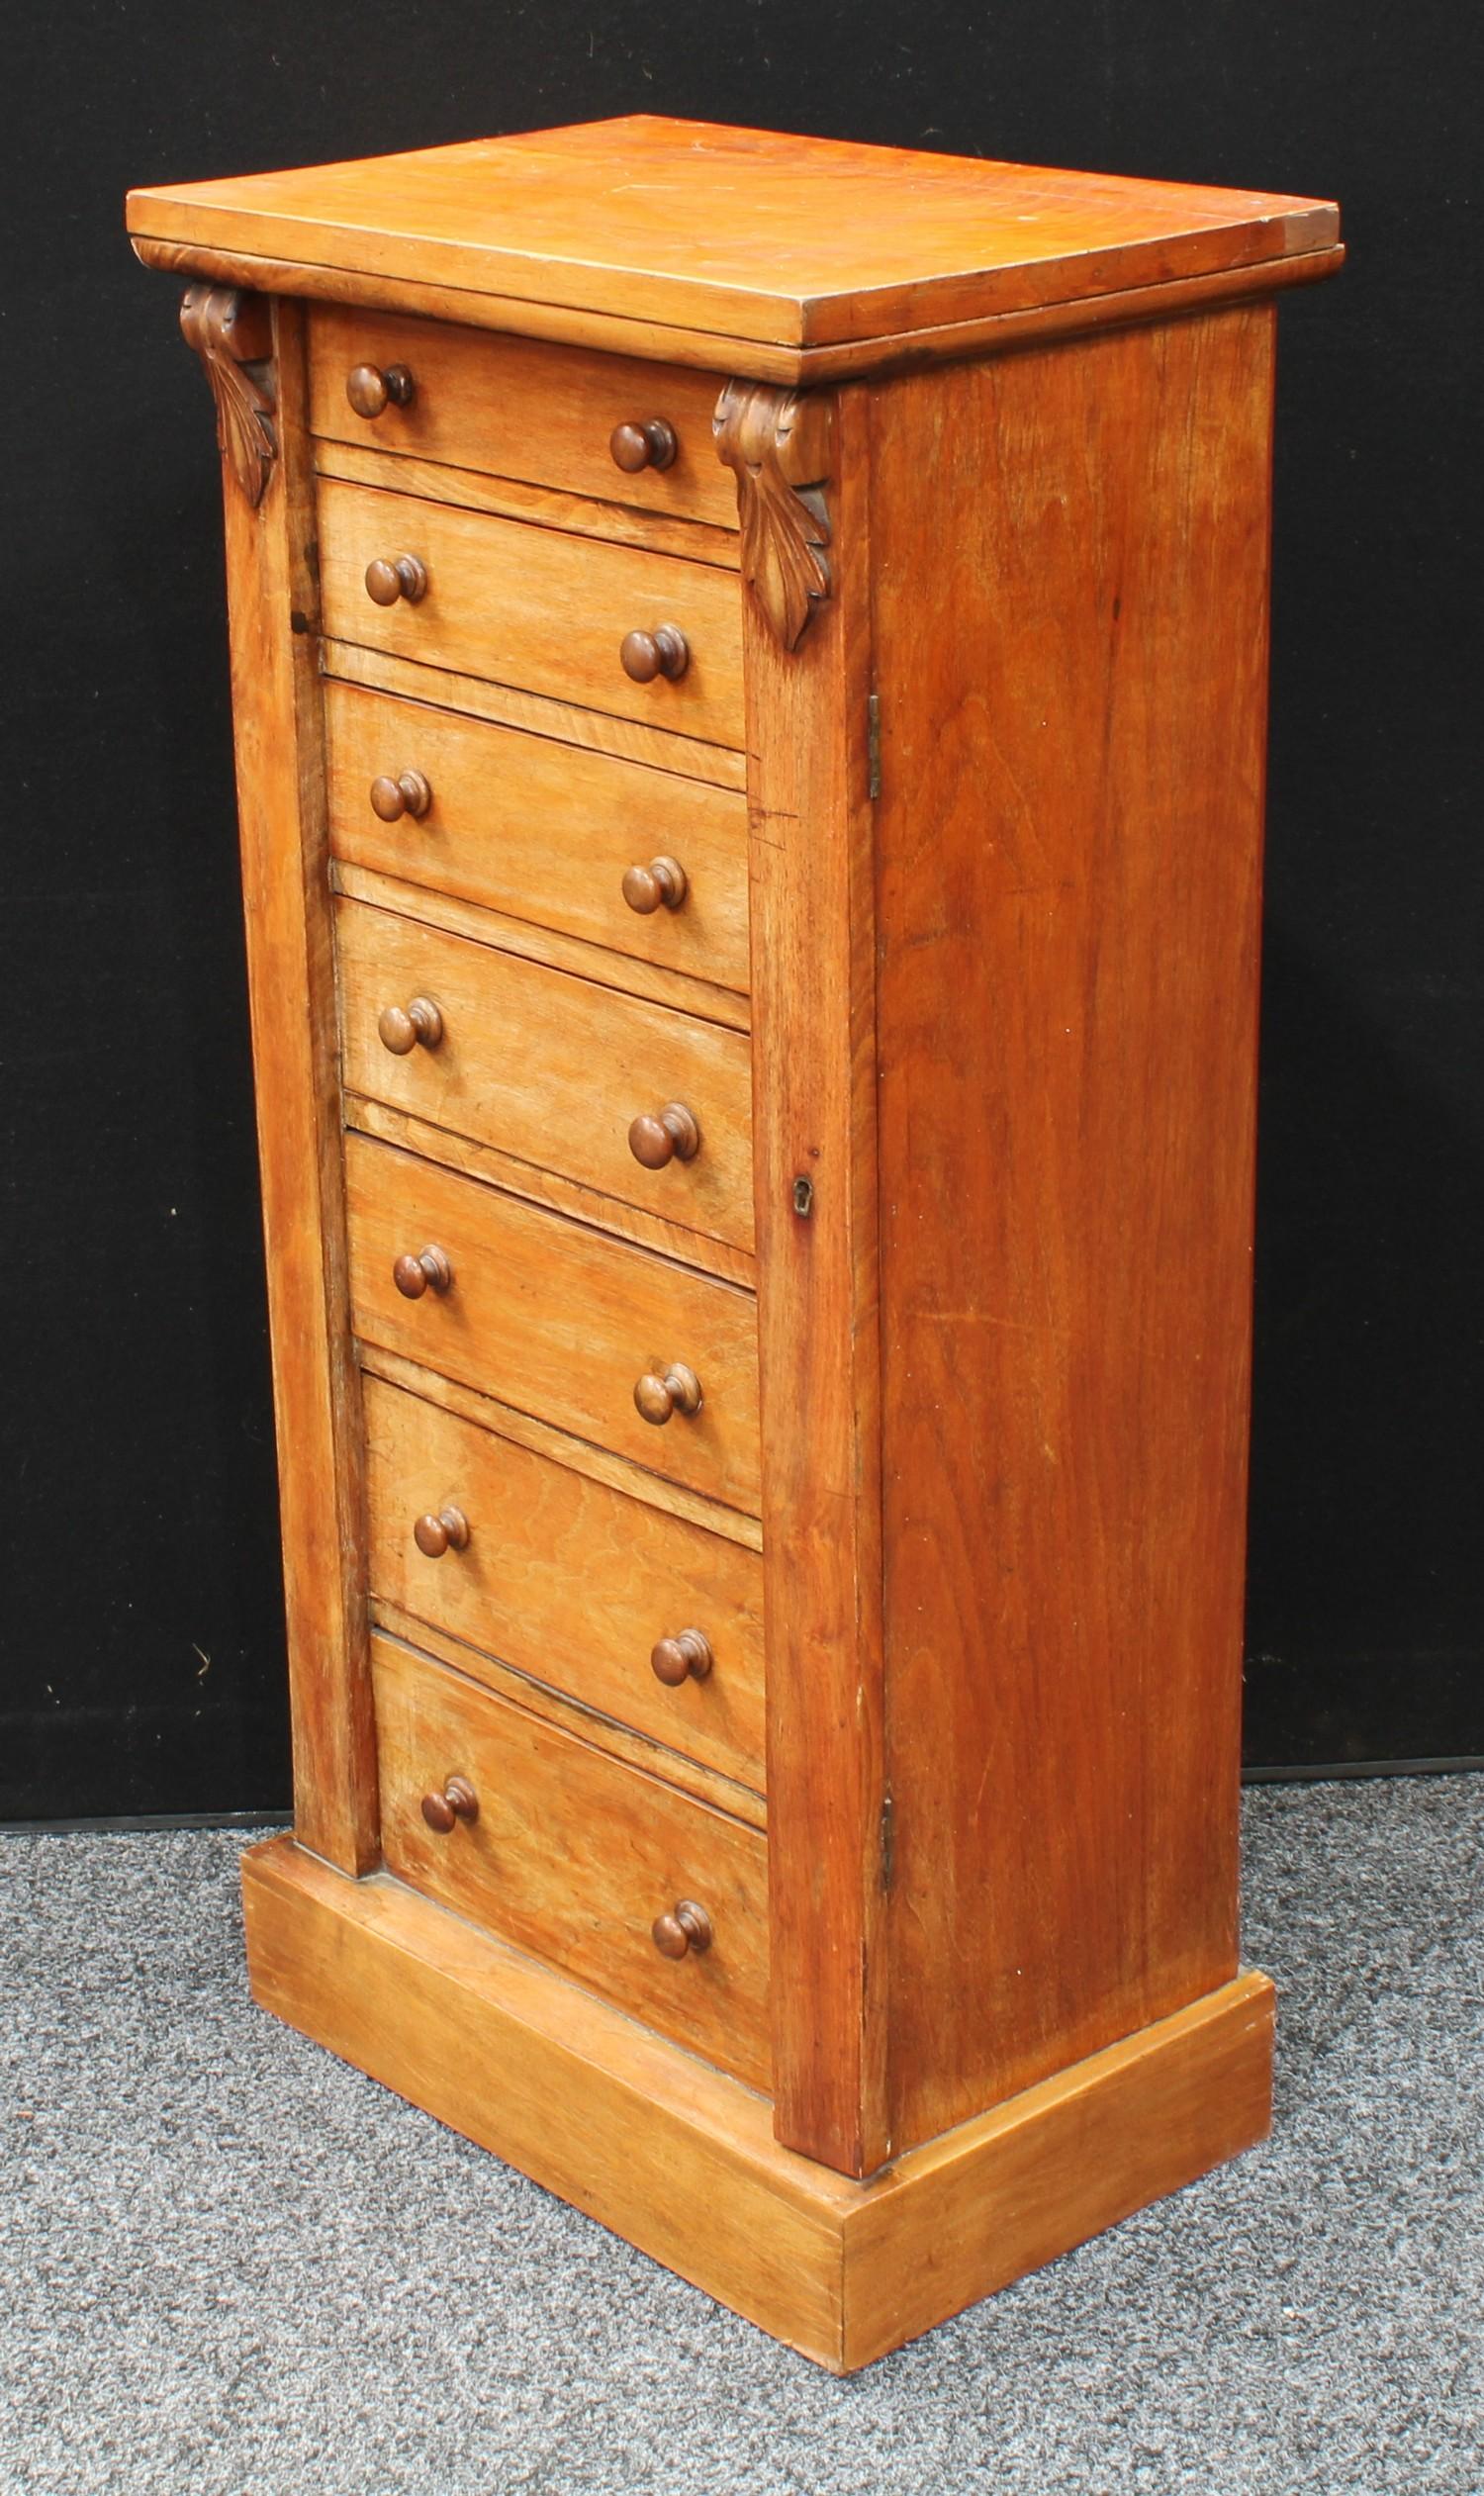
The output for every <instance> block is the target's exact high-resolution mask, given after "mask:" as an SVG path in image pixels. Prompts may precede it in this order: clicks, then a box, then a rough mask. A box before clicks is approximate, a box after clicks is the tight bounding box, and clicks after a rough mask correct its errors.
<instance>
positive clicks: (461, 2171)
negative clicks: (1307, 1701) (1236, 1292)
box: [0, 1777, 1484, 2496]
mask: <svg viewBox="0 0 1484 2496" xmlns="http://www.w3.org/2000/svg"><path fill="white" fill-rule="evenodd" d="M1245 1830H1246V1849H1247V1857H1246V1860H1247V1876H1246V1877H1247V1890H1246V1943H1247V1951H1248V1955H1249V1957H1250V1958H1251V1959H1252V1960H1253V1961H1255V1962H1256V1963H1257V1964H1259V1965H1262V1966H1265V1967H1267V1968H1269V1969H1270V1970H1271V1971H1272V1973H1273V1974H1274V1975H1275V1977H1276V1978H1277V1980H1278V1984H1279V1987H1280V1992H1281V2013H1280V2016H1281V2031H1280V2034H1281V2061H1280V2067H1279V2082H1278V2103H1277V2122H1276V2130H1275V2134H1274V2137H1273V2139H1272V2141H1271V2143H1270V2144H1269V2145H1268V2146H1267V2147H1265V2148H1263V2149H1261V2150H1259V2151H1257V2152H1255V2153H1254V2154H1252V2156H1250V2157H1248V2158H1247V2159H1245V2160H1242V2161H1241V2162H1239V2163H1238V2164H1237V2165H1236V2166H1235V2167H1233V2168H1231V2169H1228V2170H1226V2171H1224V2172H1221V2173H1219V2174H1216V2175H1213V2176H1211V2177H1209V2178H1207V2179H1206V2180H1205V2181H1204V2182H1202V2183H1199V2184H1197V2185H1194V2186H1192V2187H1191V2189H1190V2190H1188V2191H1187V2192H1184V2193H1181V2194H1179V2195H1178V2196H1177V2197H1176V2198H1174V2199H1173V2200H1172V2201H1169V2202H1167V2203H1165V2204H1163V2205H1162V2206H1161V2207H1159V2208H1157V2209H1154V2210H1150V2211H1147V2212H1145V2213H1143V2214H1142V2215H1141V2216H1140V2217H1138V2218H1136V2219H1134V2220H1132V2221H1130V2222H1129V2223H1128V2224H1127V2225H1125V2226H1123V2227H1121V2228H1119V2229H1117V2230H1116V2231H1114V2232H1113V2233H1112V2234H1110V2235H1108V2236H1105V2237H1103V2238H1101V2239H1099V2240H1098V2241H1097V2242H1096V2243H1094V2244H1092V2245H1089V2246H1087V2247H1085V2248H1083V2249H1082V2250H1081V2251H1080V2252H1077V2253H1075V2254H1071V2255H1068V2256H1067V2258H1066V2259H1065V2260H1064V2261H1062V2262H1059V2263H1057V2264H1055V2265H1053V2266H1052V2267H1051V2268H1050V2269H1049V2270H1046V2271H1043V2272H1042V2273H1041V2274H1040V2275H1039V2276H1037V2277H1035V2278H1032V2279H1028V2280H1026V2281H1024V2282H1022V2283H1021V2284H1020V2285H1019V2286H1017V2287H1015V2288H1012V2289H1010V2290H1008V2291H1007V2292H1006V2293H1005V2294H1003V2295H1001V2296H1000V2297H997V2298H995V2299H993V2300H992V2301H990V2302H989V2303H987V2304H984V2305H981V2306H979V2307H977V2308H976V2309H975V2310H974V2312H972V2313H970V2314H967V2315H965V2316H964V2317H962V2318H961V2319H960V2320H959V2321H957V2322H953V2323H950V2324H947V2325H945V2326H944V2327H943V2328H942V2329H941V2330H939V2331H938V2332H936V2333H934V2334H932V2335H931V2336H930V2337H929V2338H927V2339H925V2340H923V2341H920V2342H918V2343H916V2344H915V2345H914V2346H913V2347H911V2348H909V2349H906V2350H904V2351H902V2352H901V2353H900V2354H899V2355H898V2356H896V2357H892V2358H889V2359H887V2360H885V2361H884V2362H882V2363H881V2364H879V2365H877V2366H875V2367H873V2368H871V2369H870V2370H869V2371H868V2372H867V2373H865V2374H863V2375H860V2376H858V2377H856V2378H855V2379H854V2380H853V2381H849V2382H845V2383H838V2382H835V2381H833V2380H832V2379H831V2378H829V2377H828V2376H826V2375H824V2374H822V2373H819V2372H817V2371H816V2370H815V2369H814V2368H813V2367H812V2366H810V2365H808V2364H806V2363H805V2362H804V2360H802V2359H801V2358H798V2357H793V2356H791V2355H790V2354H789V2353H788V2351H786V2350H783V2349H780V2348H778V2347H777V2346H775V2345H774V2344H773V2343H772V2342H770V2341H768V2340H766V2339H764V2338H763V2336H762V2335H761V2334H760V2333H758V2332H756V2331H754V2330H753V2329H751V2327H750V2326H749V2325H747V2324H746V2323H742V2322H739V2321H738V2320H737V2319H736V2318H735V2317H734V2316H733V2315H731V2314H728V2313H726V2312H725V2311H724V2310H723V2309H722V2308H721V2307H719V2306H717V2305H714V2304H712V2303H711V2301H710V2300H709V2299H708V2298H706V2297H704V2296H701V2295H700V2294H698V2293H697V2292H696V2290H695V2289H692V2288H689V2287H687V2286H685V2285H684V2284H683V2283H682V2282H681V2281H680V2280H677V2279H675V2278H672V2277H671V2276H669V2275H668V2274H667V2273H666V2272H664V2271H662V2270H660V2269H658V2268H656V2267H655V2266H654V2265H652V2264H651V2263H649V2262H647V2261H645V2260H644V2258H643V2257H642V2256H641V2255H639V2254H637V2253H635V2252H634V2251H633V2250H632V2249H631V2248H630V2247H628V2246H626V2245H623V2244H620V2243H618V2242H617V2241H616V2240H615V2239H614V2238H612V2237H610V2236H608V2235H605V2234H604V2233H603V2230H602V2229H600V2228H598V2227H595V2226H593V2225H591V2224H590V2223H589V2222H588V2221H586V2220H584V2219H582V2218H579V2217H578V2216H577V2215H576V2214H575V2213H574V2212H572V2211H570V2210H568V2209H566V2208H564V2207H563V2206H562V2205H561V2204H560V2203H559V2202H556V2201H554V2200H552V2199H550V2198H549V2196H548V2195H547V2194H545V2193H543V2192H541V2191H540V2190H538V2189H537V2188H536V2186H534V2185H533V2184H530V2183H528V2182H526V2181H525V2180H524V2179H523V2178H522V2177H520V2176H519V2175H516V2174H513V2173H511V2172H510V2171H509V2170H507V2169H505V2168H503V2167H501V2166H500V2165H499V2164H498V2163H497V2162H496V2161H495V2160H493V2159H491V2158H488V2157H486V2156H484V2155H483V2154H482V2153H480V2152H479V2151H476V2150H474V2149H471V2148H469V2147H468V2146H467V2145H466V2144H465V2143H463V2142H461V2141H459V2140H457V2139H455V2138H454V2137H453V2135H452V2134H450V2133H448V2132H444V2131H442V2130H440V2129H439V2127H438V2126H437V2125H436V2124H434V2123H432V2122H430V2121H429V2120H428V2119H427V2118H426V2117H424V2116H422V2115H420V2114H418V2113H417V2112H416V2111H415V2110H414V2109H413V2108H412V2107H410V2106H406V2105H403V2104H402V2103H400V2102H399V2101H398V2100H397V2099H396V2098H394V2097H392V2096H390V2095H388V2094H387V2093H386V2092H385V2091H384V2090H382V2089H380V2088H378V2087H376V2086H375V2085H374V2084H373V2083H372V2082H371V2081H369V2080H364V2079H362V2078H361V2077H360V2076H359V2075H358V2074H356V2073H354V2072H352V2071H349V2070H347V2069H346V2068H345V2067H344V2066H343V2065H340V2064H337V2063H335V2062H333V2061H332V2060H331V2059H330V2058H329V2057H328V2056H327V2055H325V2054H324V2053H322V2052H320V2051H319V2049H317V2048H316V2047H314V2046H311V2045H308V2044H306V2043H305V2042H304V2041H303V2040H301V2039H299V2038H297V2037H295V2036H292V2035H291V2034H290V2033H289V2032H288V2031H287V2030H286V2029H284V2028H282V2027H280V2026H279V2025H278V2024H277V2023H276V2022H275V2021H273V2020H271V2019H269V2018H267V2017H265V2016H264V2015H263V2014H262V2013H260V2012H258V2011H256V2010H255V2009H254V2008H253V2007H252V2005H251V2004H250V2002H249V2001H248V1999H247V1996H246V1993H245V1989H244V1986H243V1982H242V1975H241V1964H240V1955H239V1954H240V1941H239V1928H238V1914H237V1903H236V1884H235V1863H236V1856H237V1853H238V1852H239V1850H240V1847H241V1845H242V1843H243V1842H245V1841H244V1839H243V1837H242V1834H241V1832H238V1831H232V1832H231V1833H221V1832H211V1833H205V1834H203V1833H199V1832H189V1833H180V1834H169V1835H146V1836H81V1837H47V1836H29V1835H28V1836H10V1837H5V1838H3V1839H0V1918H3V1921H0V1971H3V1972H0V1984H3V2002H4V2019H3V2046H0V2071H3V2088H0V2098H3V2111H0V2143H3V2154H4V2174H3V2205H0V2247H3V2284H0V2488H3V2489H5V2490H6V2491H9V2490H11V2489H26V2490H28V2491H29V2490H32V2489H36V2490H41V2491H45V2496H74V2491H75V2492H76V2496H83V2491H87V2496H91V2492H92V2491H94V2490H98V2491H108V2496H134V2491H137V2490H139V2491H144V2490H147V2491H149V2492H150V2496H155V2491H165V2492H166V2496H177V2491H178V2492H179V2496H299V2491H304V2496H400V2491H402V2490H404V2489H406V2490H412V2489H417V2490H437V2491H440V2492H443V2491H446V2496H464V2491H471V2496H472V2492H474V2491H477V2496H506V2491H516V2490H520V2491H525V2490H539V2491H543V2496H545V2492H546V2491H550V2496H607V2491H609V2490H613V2491H617V2490H625V2491H627V2490H633V2489H648V2490H654V2491H656V2496H814V2491H818V2496H897V2492H898V2491H901V2496H906V2492H907V2491H910V2492H911V2496H939V2491H957V2490H965V2489H974V2490H979V2489H982V2490H984V2491H990V2490H993V2491H995V2496H1002V2492H1003V2496H1018V2491H1021V2490H1025V2491H1028V2492H1029V2491H1034V2496H1122V2491H1124V2490H1140V2491H1144V2490H1149V2491H1155V2492H1157V2496H1163V2491H1166V2490H1184V2489H1192V2490H1199V2491H1201V2496H1226V2491H1229V2490H1230V2491H1243V2496H1247V2491H1274V2496H1292V2492H1293V2491H1298V2490H1308V2489H1316V2490H1323V2491H1325V2496H1348V2491H1351V2490H1354V2491H1361V2492H1362V2496H1379V2491H1382V2490H1390V2489H1405V2490H1407V2491H1408V2496H1443V2491H1446V2496H1481V2491H1484V2434H1481V2417H1484V2348H1481V2344H1484V2191H1481V2181H1480V2159H1481V2149H1484V2054H1481V2046H1484V2034H1481V2027H1484V2022H1481V2003H1484V1882H1481V1878H1480V1871H1481V1863H1484V1779H1481V1778H1472V1779H1471V1778H1464V1777H1457V1778H1437V1779H1424V1780H1416V1781H1409V1782H1400V1781H1399V1782H1396V1783H1392V1784H1380V1785H1378V1784H1357V1785H1347V1786H1333V1785H1332V1786H1328V1787H1310V1788H1297V1787H1289V1788H1277V1789H1273V1788H1269V1789H1266V1790H1258V1791H1256V1792H1253V1793H1251V1794H1249V1796H1248V1798H1247V1802H1246V1823H1245Z"/></svg>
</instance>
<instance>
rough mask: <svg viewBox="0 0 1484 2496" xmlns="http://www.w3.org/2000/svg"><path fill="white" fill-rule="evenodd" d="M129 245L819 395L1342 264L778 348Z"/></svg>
mask: <svg viewBox="0 0 1484 2496" xmlns="http://www.w3.org/2000/svg"><path fill="white" fill-rule="evenodd" d="M1331 213H1332V215H1333V214H1335V213H1336V212H1334V211H1333V209H1332V211H1331ZM132 241H133V245H134V249H135V252H136V254H137V256H138V257H139V259H140V260H141V261H142V262H143V264H144V266H145V267H146V268H153V269H171V270H189V271H192V272H194V273H195V274H197V275H198V276H201V277H210V278H215V279H217V280H218V281H219V282H221V283H222V284H225V285H231V286H243V287H253V288H257V289H259V290H261V291H262V292H263V293H268V294H276V295H287V296H289V297H291V298H296V297H307V298H309V299H311V300H312V301H314V302H317V303H320V302H328V303H340V302H346V303H357V304H373V305H378V306H381V307H383V308H384V309H386V310H387V311H390V312H399V313H401V312H407V313H412V314H414V315H415V316H416V317H417V318H418V319H422V320H447V321H458V322H461V323H463V324H466V325H468V326H471V327H476V328H484V329H498V330H501V331H506V330H510V331H512V332H514V333H515V334H517V335H520V336H524V337H533V338H551V339H556V340H558V341H561V342H575V343H577V344H580V345H584V346H592V347H600V348H604V349H607V350H609V351H611V352H615V353H618V354H623V355H629V356H638V357H643V356H652V357H654V358H656V359H657V360H658V361H661V362H664V363H667V364H677V365H684V364H694V365H696V367H698V368H699V369H701V370H703V371H705V372H708V373H714V372H726V373H729V374H732V375H737V374H746V375H747V376H749V377H750V378H751V379H753V380H756V381H767V382H778V383H782V384H784V385H785V386H786V387H788V388H789V389H796V390H817V389H819V388H820V387H821V386H822V385H823V384H824V383H826V382H841V381H848V380H861V379H864V378H865V377H866V376H867V375H877V376H883V375H885V374H888V373H903V372H921V371H923V370H924V369H925V368H927V367H929V366H931V365H934V364H957V363H962V362H963V360H964V358H965V357H966V356H971V355H985V354H989V355H992V354H996V353H1000V352H1002V351H1003V350H1004V349H1005V348H1006V347H1016V346H1023V345H1026V344H1027V343H1029V342H1030V341H1032V340H1036V341H1046V340H1049V339H1052V338H1058V337H1078V336H1081V335H1084V334H1085V333H1086V332H1087V331H1089V330H1102V329H1116V328H1128V327H1130V326H1132V325H1134V324H1143V323H1146V322H1151V321H1161V322H1162V321H1177V320H1181V319H1183V318H1184V316H1185V314H1186V313H1189V312H1199V311H1201V310H1203V309H1206V308H1208V307H1210V306H1212V305H1215V304H1227V303H1255V302H1258V301H1260V300H1263V299H1265V298H1267V297H1270V296H1274V295H1277V294H1279V293H1280V292H1286V290H1287V289H1288V288H1289V287H1292V286H1312V285H1315V284H1316V283H1317V282H1318V280H1319V279H1321V278H1325V277H1333V276H1334V275H1335V274H1336V272H1337V271H1338V270H1340V269H1341V268H1343V267H1344V265H1345V246H1344V244H1342V243H1339V242H1329V243H1324V244H1321V245H1320V246H1319V247H1318V248H1316V249H1314V250H1301V251H1293V252H1290V253H1288V254H1287V255H1286V256H1285V257H1283V258H1281V259H1269V260H1255V261H1251V262H1247V263H1245V264H1244V265H1243V266H1242V267H1240V268H1227V269H1218V270H1215V271H1211V272H1209V273H1207V274H1205V275H1203V276H1198V277H1172V278H1167V279H1162V280H1156V281H1155V282H1154V283H1152V284H1148V285H1139V286H1128V287H1125V288H1122V289H1121V290H1120V291H1119V292H1118V293H1116V294H1111V295H1102V294H1092V295H1068V296H1067V297H1065V298H1061V299H1059V300H1058V301H1056V302H1054V303H1047V304H1030V305H1028V306H1026V307H1024V308H1023V309H1020V310H1016V311H1009V312H995V311H991V312H984V313H976V314H970V315H968V316H967V317H965V318H964V319H962V320H949V321H942V322H934V323H931V324H928V325H927V326H926V327H917V328H913V327H906V328H902V329H892V330H887V331H884V332H881V333H880V334H875V335H872V336H869V337H860V338H847V339H842V340H841V341H840V342H839V343H838V344H836V345H833V346H776V345H769V344H766V343H763V342H760V341H758V340H756V339H750V338H743V337H738V336H732V335H718V334H717V333H716V332H714V331H712V330H708V329H684V328H678V327H676V326H675V325H674V324H667V323H664V322H655V321H632V320H626V319H624V318H623V317H622V316H621V315H615V314H612V313H603V312H595V311H573V310H572V309H571V308H570V307H568V306H566V305H563V304H544V303H535V302H531V301H520V300H517V299H515V298H513V297H510V296H506V295H500V294H487V293H482V292H475V291H474V290H473V289H471V288H469V287H459V286H446V285H439V284H428V283H426V282H424V281H422V280H419V279H416V278H409V277H386V276H383V275H380V274H379V273H377V272H375V271H372V270H363V271H356V272H350V271H347V270H344V269H337V268H330V267H329V266H328V265H327V264H325V263H323V262H319V261H314V260H310V261H303V260H283V259H275V258H273V257H271V256H269V255H265V254H263V253H259V252H254V251H244V250H241V249H227V250H224V249H223V248H221V247H220V246H219V245H214V244H212V243H209V242H204V241H200V240H197V241H193V242H186V241H181V240H179V239H175V240H164V239H161V238H159V237H151V236H150V235H148V234H147V233H142V232H138V233H135V234H134V235H133V236H132Z"/></svg>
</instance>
